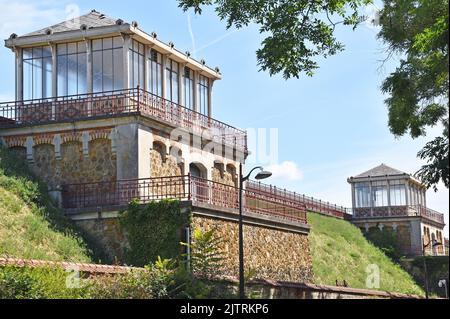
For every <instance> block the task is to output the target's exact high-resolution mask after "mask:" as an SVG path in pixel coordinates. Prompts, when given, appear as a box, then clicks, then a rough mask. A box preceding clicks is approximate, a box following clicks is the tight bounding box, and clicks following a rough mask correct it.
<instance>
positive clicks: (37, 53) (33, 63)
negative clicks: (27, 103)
mask: <svg viewBox="0 0 450 319" xmlns="http://www.w3.org/2000/svg"><path fill="white" fill-rule="evenodd" d="M22 59H23V93H24V99H40V98H47V97H51V96H52V68H53V64H52V54H51V49H50V47H49V46H45V47H35V48H29V49H24V50H23V56H22Z"/></svg>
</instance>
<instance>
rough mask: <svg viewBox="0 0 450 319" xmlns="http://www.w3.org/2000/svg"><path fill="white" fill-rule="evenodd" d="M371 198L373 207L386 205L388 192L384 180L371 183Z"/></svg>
mask: <svg viewBox="0 0 450 319" xmlns="http://www.w3.org/2000/svg"><path fill="white" fill-rule="evenodd" d="M372 200H373V206H374V207H383V206H388V193H387V183H386V182H373V183H372Z"/></svg>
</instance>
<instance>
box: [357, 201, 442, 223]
mask: <svg viewBox="0 0 450 319" xmlns="http://www.w3.org/2000/svg"><path fill="white" fill-rule="evenodd" d="M406 216H413V217H414V216H421V217H423V218H427V219H429V220H432V221H435V222H438V223H441V224H444V215H443V214H441V213H439V212H437V211H434V210H432V209H430V208H427V207H425V206H423V205H401V206H381V207H372V208H370V207H360V208H353V217H352V218H354V219H358V218H359V219H361V218H371V217H406Z"/></svg>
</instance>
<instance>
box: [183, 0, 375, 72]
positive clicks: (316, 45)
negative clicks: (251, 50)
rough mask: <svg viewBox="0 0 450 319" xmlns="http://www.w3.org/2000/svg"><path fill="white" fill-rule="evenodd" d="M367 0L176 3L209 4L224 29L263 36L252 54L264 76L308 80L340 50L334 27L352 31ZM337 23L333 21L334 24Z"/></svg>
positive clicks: (186, 4) (187, 3) (188, 1)
mask: <svg viewBox="0 0 450 319" xmlns="http://www.w3.org/2000/svg"><path fill="white" fill-rule="evenodd" d="M370 2H371V0H246V1H242V0H179V7H181V8H182V9H183V10H184V11H187V10H188V9H190V8H193V9H194V11H195V13H198V14H201V12H202V6H207V5H214V6H215V10H216V12H217V15H218V16H219V18H220V19H221V20H226V23H227V28H231V27H232V26H234V27H236V28H242V27H244V26H248V25H249V24H251V23H256V24H257V25H259V26H260V32H261V33H264V34H266V35H267V36H266V38H265V39H264V40H263V42H262V47H261V48H260V49H258V50H257V52H256V55H257V59H258V65H259V66H260V68H261V70H263V71H266V70H267V71H269V73H270V75H274V74H277V73H283V76H284V78H286V79H288V78H291V77H296V78H298V77H299V75H300V74H301V73H305V74H307V75H309V76H312V75H313V74H314V71H315V70H316V69H317V68H318V67H319V66H318V63H317V61H316V59H317V58H318V57H328V56H330V55H334V54H336V53H337V52H339V51H342V50H343V49H344V45H343V44H342V43H340V42H338V41H337V39H336V38H335V36H334V30H335V27H336V26H337V25H338V24H344V25H348V26H352V27H353V28H356V26H357V25H358V24H359V23H360V22H362V21H363V20H365V18H364V17H362V16H360V15H359V14H358V8H359V7H360V6H362V5H364V4H368V3H370ZM337 19H339V20H337Z"/></svg>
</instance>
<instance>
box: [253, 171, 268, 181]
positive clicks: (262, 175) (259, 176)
mask: <svg viewBox="0 0 450 319" xmlns="http://www.w3.org/2000/svg"><path fill="white" fill-rule="evenodd" d="M270 176H272V172H269V171H265V170H263V169H261V172H259V173H258V174H256V176H255V179H257V180H260V179H265V178H268V177H270Z"/></svg>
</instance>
